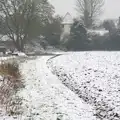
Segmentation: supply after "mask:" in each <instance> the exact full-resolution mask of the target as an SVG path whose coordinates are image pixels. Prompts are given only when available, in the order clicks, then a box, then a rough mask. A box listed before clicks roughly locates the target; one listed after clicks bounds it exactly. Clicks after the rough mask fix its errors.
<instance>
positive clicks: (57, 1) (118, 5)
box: [49, 0, 120, 19]
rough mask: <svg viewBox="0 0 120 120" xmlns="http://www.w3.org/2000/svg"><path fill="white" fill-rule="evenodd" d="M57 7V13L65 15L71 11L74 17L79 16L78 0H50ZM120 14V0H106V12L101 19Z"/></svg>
mask: <svg viewBox="0 0 120 120" xmlns="http://www.w3.org/2000/svg"><path fill="white" fill-rule="evenodd" d="M49 1H50V2H51V3H52V4H53V5H54V7H55V10H56V13H58V14H60V15H62V16H64V15H65V14H66V13H67V12H69V13H70V14H71V15H72V16H73V17H75V16H77V13H76V11H75V9H74V8H75V1H76V0H49ZM119 16H120V0H105V5H104V12H103V15H102V16H101V17H100V19H107V18H118V17H119Z"/></svg>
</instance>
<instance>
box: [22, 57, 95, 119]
mask: <svg viewBox="0 0 120 120" xmlns="http://www.w3.org/2000/svg"><path fill="white" fill-rule="evenodd" d="M49 58H50V56H46V57H38V58H37V59H36V60H30V61H26V62H24V63H23V64H22V66H21V69H22V72H23V75H24V78H25V84H26V88H25V89H24V90H23V91H21V93H20V94H21V96H22V97H23V98H24V101H23V107H24V111H25V112H24V115H23V116H22V118H21V119H22V120H57V118H59V117H61V120H97V119H96V117H95V116H94V114H95V112H94V111H95V110H94V108H93V107H92V106H91V105H89V104H87V103H85V102H84V101H83V100H82V99H80V98H79V97H78V96H77V95H76V94H74V92H72V91H71V90H69V89H68V88H67V87H65V86H64V85H63V84H62V83H61V81H60V80H58V78H57V77H56V76H55V75H53V74H52V73H51V71H50V70H49V69H48V67H47V65H46V62H47V60H48V59H49Z"/></svg>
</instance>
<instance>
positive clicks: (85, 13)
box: [76, 0, 104, 27]
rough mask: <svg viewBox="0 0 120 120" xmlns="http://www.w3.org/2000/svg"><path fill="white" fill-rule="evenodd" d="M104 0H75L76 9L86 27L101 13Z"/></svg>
mask: <svg viewBox="0 0 120 120" xmlns="http://www.w3.org/2000/svg"><path fill="white" fill-rule="evenodd" d="M103 5H104V0H76V10H77V12H78V13H79V14H80V18H81V19H82V20H83V22H84V24H85V25H86V27H89V26H92V25H93V24H94V22H95V20H96V18H97V17H98V16H99V15H100V14H101V13H102V7H103Z"/></svg>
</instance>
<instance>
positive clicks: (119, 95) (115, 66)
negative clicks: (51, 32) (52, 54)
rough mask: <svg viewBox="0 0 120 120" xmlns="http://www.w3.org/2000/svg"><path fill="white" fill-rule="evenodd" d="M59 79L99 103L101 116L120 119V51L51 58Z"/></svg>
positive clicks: (84, 97)
mask: <svg viewBox="0 0 120 120" xmlns="http://www.w3.org/2000/svg"><path fill="white" fill-rule="evenodd" d="M48 65H49V67H50V68H51V69H52V71H53V73H54V74H56V75H57V76H58V77H59V79H60V80H61V81H62V82H63V83H64V84H65V85H66V86H67V87H68V88H69V89H71V90H72V91H73V92H74V93H76V94H77V95H78V96H79V97H80V98H82V99H83V100H84V101H86V102H87V103H89V104H91V105H93V106H95V108H96V116H97V117H98V118H99V119H100V120H120V52H76V53H69V54H68V55H62V56H59V57H56V58H54V59H51V60H49V61H48Z"/></svg>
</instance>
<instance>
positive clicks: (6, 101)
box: [0, 61, 24, 115]
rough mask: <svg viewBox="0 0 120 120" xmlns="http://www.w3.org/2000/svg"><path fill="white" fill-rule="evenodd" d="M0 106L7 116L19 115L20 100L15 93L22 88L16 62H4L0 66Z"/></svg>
mask: <svg viewBox="0 0 120 120" xmlns="http://www.w3.org/2000/svg"><path fill="white" fill-rule="evenodd" d="M0 75H1V76H2V77H1V82H0V104H1V105H2V106H3V107H5V108H6V112H7V113H9V115H15V114H20V113H21V112H20V106H21V104H22V103H21V102H22V100H21V99H20V98H19V97H18V96H17V92H18V91H19V90H20V89H21V88H23V87H24V85H23V82H22V79H21V73H20V71H19V65H18V64H17V63H16V62H4V61H2V62H1V64H0Z"/></svg>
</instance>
